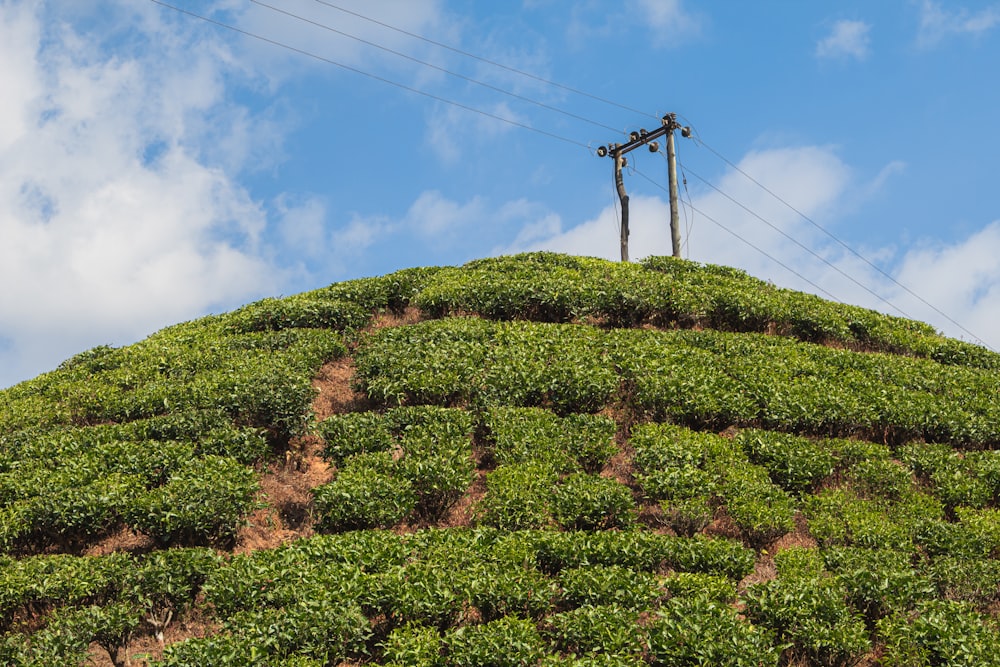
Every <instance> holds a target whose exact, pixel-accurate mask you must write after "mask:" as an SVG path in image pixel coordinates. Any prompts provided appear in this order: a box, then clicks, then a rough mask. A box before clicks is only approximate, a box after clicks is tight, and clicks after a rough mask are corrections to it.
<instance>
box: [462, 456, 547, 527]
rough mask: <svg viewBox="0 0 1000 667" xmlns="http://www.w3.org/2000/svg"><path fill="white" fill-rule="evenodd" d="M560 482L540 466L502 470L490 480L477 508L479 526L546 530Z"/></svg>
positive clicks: (495, 473)
mask: <svg viewBox="0 0 1000 667" xmlns="http://www.w3.org/2000/svg"><path fill="white" fill-rule="evenodd" d="M557 479H558V475H557V474H556V473H555V471H553V470H551V469H550V468H547V467H546V466H544V465H542V464H538V463H520V464H512V465H503V466H500V467H499V468H497V469H496V470H494V471H493V472H491V473H490V474H489V475H488V476H487V477H486V495H485V496H484V497H483V499H482V500H481V501H479V504H478V505H477V506H476V508H475V512H476V517H477V520H478V522H479V523H481V524H483V525H486V526H492V527H494V528H499V529H501V530H525V529H530V528H543V527H545V526H546V525H548V523H549V522H550V520H551V507H550V506H551V502H552V496H553V493H552V489H553V486H554V485H555V482H556V480H557Z"/></svg>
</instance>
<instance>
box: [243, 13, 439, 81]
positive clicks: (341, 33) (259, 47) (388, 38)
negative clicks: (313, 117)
mask: <svg viewBox="0 0 1000 667" xmlns="http://www.w3.org/2000/svg"><path fill="white" fill-rule="evenodd" d="M330 5H336V7H333V6H330ZM234 11H235V12H236V14H237V15H236V17H235V20H236V21H237V22H238V25H239V27H240V28H241V29H243V30H246V31H247V32H250V33H253V34H256V35H262V36H264V37H266V38H267V39H270V40H273V41H275V42H280V43H283V44H289V45H293V46H294V47H295V48H296V49H299V50H301V51H305V52H308V53H310V54H313V55H315V56H318V57H320V58H325V59H327V60H332V61H335V62H338V63H341V64H343V65H347V66H349V67H358V68H360V69H364V70H366V71H372V70H373V69H379V70H383V69H385V68H389V69H392V70H397V71H400V70H402V71H411V70H414V69H415V68H419V66H417V65H414V64H413V63H412V62H409V61H407V60H405V59H401V58H400V57H398V56H395V55H393V54H391V53H389V52H388V50H393V51H399V52H402V53H406V54H407V55H411V56H413V57H421V58H423V56H426V55H427V54H428V53H429V52H430V50H429V48H428V47H427V45H426V44H422V43H421V42H419V41H417V40H414V39H413V38H412V37H409V36H407V35H405V34H404V32H403V31H405V32H410V33H414V34H419V35H427V36H440V35H441V34H444V35H446V36H448V35H451V36H453V35H454V33H453V30H454V28H453V26H452V25H451V24H450V23H449V21H448V20H447V17H446V15H445V13H444V11H443V8H442V2H441V1H440V0H381V1H380V2H369V1H366V0H339V1H338V2H334V3H329V4H324V3H320V2H314V1H313V0H290V1H289V0H281V1H278V0H261V1H260V2H255V3H245V4H244V3H239V4H237V5H234ZM380 24H384V25H380ZM387 25H389V26H392V27H393V28H396V30H393V29H391V28H388V27H386V26H387ZM365 42H370V43H373V44H378V45H379V46H380V47H382V48H381V49H380V48H378V47H375V46H371V44H366V43H365ZM247 46H248V49H249V52H250V53H253V54H255V58H254V64H255V66H257V67H264V68H267V70H268V71H270V72H272V73H274V74H278V75H279V76H280V71H281V70H282V69H284V68H286V67H294V68H295V69H299V68H301V67H302V66H303V64H309V65H310V66H315V67H321V68H327V69H331V68H332V66H331V64H330V63H327V62H322V61H320V60H317V59H314V58H309V57H308V56H305V55H303V54H302V53H295V52H292V51H288V50H285V49H282V48H280V47H278V46H275V45H273V44H268V43H265V42H262V41H258V40H251V41H249V42H248V45H247ZM351 76H353V75H351Z"/></svg>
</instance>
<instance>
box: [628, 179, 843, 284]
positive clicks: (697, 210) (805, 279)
mask: <svg viewBox="0 0 1000 667" xmlns="http://www.w3.org/2000/svg"><path fill="white" fill-rule="evenodd" d="M633 171H634V172H635V173H637V174H639V175H640V176H642V177H643V178H645V179H646V180H647V181H649V182H650V183H652V184H653V185H655V186H656V187H658V188H660V189H661V190H663V191H664V192H667V189H666V188H665V187H663V186H662V185H661V184H659V183H657V182H656V181H654V180H653V179H651V178H650V177H649V176H647V175H646V174H644V173H642V172H641V171H639V170H638V169H635V168H633ZM691 210H692V211H694V212H695V213H697V214H698V215H700V216H701V217H703V218H705V219H706V220H708V221H709V222H711V223H713V224H715V225H717V226H719V227H721V228H722V229H723V230H725V231H727V232H729V233H730V234H732V235H733V236H735V237H736V238H737V239H739V240H740V241H742V242H743V243H745V244H747V245H748V246H750V247H751V248H753V249H754V250H756V251H757V252H759V253H760V254H762V255H764V257H767V258H768V259H770V260H771V261H772V262H774V263H775V264H777V265H778V266H780V267H782V268H783V269H785V270H786V271H788V272H789V273H792V274H793V275H795V276H797V277H798V278H800V279H801V280H803V281H805V282H806V283H808V284H809V285H812V286H813V287H814V288H816V289H817V290H818V291H820V292H822V293H823V294H825V295H827V296H828V297H830V299H831V300H832V301H836V302H837V303H843V302H842V301H841V300H840V299H838V298H837V297H835V296H834V295H833V294H831V293H830V292H828V291H827V290H825V289H823V288H822V287H820V286H819V285H817V284H816V283H814V282H813V281H811V280H809V279H808V278H806V277H805V276H804V275H802V274H801V273H799V272H798V271H796V270H795V269H793V268H792V267H790V266H788V265H787V264H785V263H784V262H782V261H781V260H780V259H778V258H777V257H775V256H774V255H772V254H770V253H769V252H767V251H766V250H764V249H763V248H761V247H760V246H758V245H756V244H754V243H753V242H752V241H750V240H749V239H746V238H744V237H743V236H741V235H740V234H738V233H737V232H735V231H733V230H732V229H730V228H729V227H726V226H725V225H724V224H722V223H721V222H719V221H718V220H716V219H715V218H713V217H712V216H710V215H708V214H707V213H705V212H704V211H702V210H700V209H699V208H698V207H697V206H695V205H694V204H691Z"/></svg>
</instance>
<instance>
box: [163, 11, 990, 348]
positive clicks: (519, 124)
mask: <svg viewBox="0 0 1000 667" xmlns="http://www.w3.org/2000/svg"><path fill="white" fill-rule="evenodd" d="M150 1H151V2H153V3H155V4H158V5H160V6H163V7H166V8H169V9H172V10H174V11H177V12H179V13H182V14H186V15H188V16H191V17H193V18H197V19H200V20H202V21H206V22H208V23H211V24H214V25H216V26H219V27H222V28H225V29H227V30H231V31H233V32H236V33H239V34H242V35H245V36H247V37H251V38H253V39H257V40H260V41H263V42H266V43H269V44H272V45H274V46H278V47H280V48H284V49H287V50H290V51H293V52H296V53H299V54H301V55H304V56H307V57H310V58H313V59H316V60H319V61H322V62H325V63H328V64H331V65H334V66H337V67H340V68H341V69H344V70H347V71H350V72H353V73H356V74H360V75H362V76H365V77H368V78H371V79H373V80H376V81H379V82H382V83H386V84H389V85H392V86H395V87H397V88H400V89H402V90H406V91H408V92H412V93H415V94H418V95H421V96H424V97H427V98H429V99H432V100H435V101H438V102H441V103H444V104H448V105H451V106H454V107H456V108H460V109H463V110H465V111H469V112H472V113H476V114H479V115H481V116H484V117H487V118H491V119H494V120H498V121H500V122H503V123H506V124H508V125H511V126H514V127H519V128H522V129H525V130H529V131H532V132H535V133H537V134H541V135H543V136H547V137H549V138H552V139H556V140H558V141H562V142H565V143H569V144H573V145H575V146H579V147H581V148H584V149H586V150H588V151H589V152H593V150H592V149H591V147H590V146H589V145H587V144H584V143H582V142H579V141H577V140H575V139H571V138H568V137H565V136H562V135H559V134H556V133H554V132H550V131H547V130H543V129H540V128H537V127H534V126H531V125H528V124H527V123H522V122H519V121H516V120H512V119H510V118H505V117H503V116H500V115H498V114H495V113H491V112H489V111H485V110H483V109H478V108H475V107H472V106H469V105H466V104H463V103H461V102H457V101H455V100H451V99H448V98H445V97H443V96H440V95H436V94H434V93H430V92H428V91H425V90H421V89H419V88H414V87H412V86H409V85H406V84H403V83H400V82H398V81H394V80H392V79H388V78H386V77H383V76H380V75H377V74H374V73H371V72H368V71H365V70H362V69H360V68H357V67H353V66H351V65H347V64H344V63H341V62H338V61H335V60H332V59H330V58H327V57H324V56H321V55H318V54H315V53H312V52H309V51H306V50H304V49H300V48H298V47H295V46H292V45H290V44H286V43H283V42H280V41H278V40H274V39H271V38H268V37H265V36H263V35H259V34H256V33H252V32H249V31H247V30H243V29H241V28H238V27H236V26H233V25H230V24H227V23H224V22H222V21H219V20H216V19H213V18H210V17H207V16H204V15H201V14H198V13H196V12H192V11H190V10H187V9H183V8H181V7H177V6H175V5H172V4H169V3H167V2H164V0H150ZM251 2H253V3H254V4H257V5H260V6H262V7H265V8H268V9H271V10H272V11H275V12H279V13H282V14H285V15H287V16H289V17H292V18H295V19H298V20H300V21H304V22H306V23H309V24H312V25H314V26H316V27H319V28H322V29H325V30H328V31H331V32H333V33H336V34H339V35H342V36H344V37H347V38H350V39H353V40H356V41H358V42H360V43H364V44H367V45H369V46H372V47H374V48H378V49H380V50H383V51H385V52H388V53H391V54H393V55H396V56H398V57H401V58H405V59H407V60H410V61H412V62H416V63H418V64H421V65H423V66H426V67H430V68H433V69H435V70H438V71H441V72H444V73H446V74H448V75H450V76H454V77H457V78H460V79H462V80H465V81H468V82H470V83H474V84H477V85H480V86H483V87H485V88H488V89H490V90H493V91H495V92H498V93H501V94H504V95H508V96H510V97H513V98H515V99H519V100H521V101H524V102H527V103H530V104H534V105H536V106H538V107H540V108H543V109H546V110H548V111H553V112H556V113H559V114H562V115H565V116H567V117H570V118H573V119H576V120H579V121H582V122H586V123H588V124H591V125H594V126H596V127H600V128H602V129H606V130H609V131H612V132H618V131H619V130H618V129H617V128H613V127H611V126H609V125H606V124H604V123H601V122H598V121H594V120H592V119H589V118H586V117H584V116H580V115H578V114H574V113H572V112H568V111H565V110H563V109H559V108H558V107H554V106H552V105H549V104H546V103H544V102H540V101H538V100H534V99H532V98H530V97H528V96H525V95H520V94H518V93H514V92H512V91H508V90H505V89H502V88H500V87H498V86H494V85H492V84H489V83H486V82H483V81H480V80H478V79H475V78H474V77H469V76H466V75H463V74H460V73H458V72H454V71H452V70H448V69H446V68H444V67H441V66H438V65H434V64H433V63H429V62H426V61H423V60H420V59H418V58H415V57H412V56H409V55H407V54H404V53H401V52H398V51H395V50H393V49H390V48H388V47H385V46H382V45H380V44H377V43H375V42H372V41H369V40H365V39H363V38H360V37H357V36H355V35H351V34H350V33H347V32H345V31H341V30H338V29H336V28H333V27H331V26H327V25H325V24H323V23H320V22H318V21H313V20H311V19H308V18H305V17H302V16H299V15H296V14H294V13H292V12H289V11H287V10H283V9H280V8H277V7H274V6H272V5H269V4H266V3H264V2H262V1H261V0H251ZM315 2H317V3H318V4H321V5H324V6H326V7H329V8H331V9H334V10H337V11H341V12H344V13H346V14H349V15H352V16H355V17H356V18H360V19H362V20H365V21H369V22H371V23H374V24H376V25H380V26H382V27H384V28H387V29H389V30H393V31H396V32H398V33H401V34H404V35H407V36H409V37H412V38H414V39H418V40H421V41H423V42H426V43H429V44H432V45H434V46H437V47H439V48H443V49H446V50H448V51H451V52H454V53H457V54H459V55H462V56H465V57H468V58H471V59H474V60H477V61H480V62H483V63H487V64H489V65H492V66H495V67H498V68H500V69H504V70H506V71H509V72H512V73H515V74H518V75H520V76H524V77H527V78H530V79H533V80H536V81H539V82H541V83H544V84H546V85H550V86H553V87H556V88H559V89H562V90H566V91H568V92H572V93H574V94H577V95H581V96H584V97H587V98H590V99H593V100H596V101H599V102H602V103H604V104H608V105H611V106H614V107H617V108H620V109H624V110H626V111H629V112H631V113H636V114H640V115H643V116H649V117H655V116H653V115H652V114H649V113H648V112H644V111H641V110H638V109H634V108H631V107H628V106H625V105H622V104H619V103H617V102H614V101H613V100H608V99H606V98H602V97H600V96H597V95H593V94H591V93H588V92H586V91H583V90H580V89H577V88H573V87H571V86H566V85H564V84H560V83H558V82H556V81H551V80H549V79H545V78H543V77H540V76H537V75H534V74H532V73H530V72H525V71H523V70H519V69H517V68H514V67H510V66H508V65H505V64H503V63H499V62H496V61H494V60H491V59H488V58H484V57H482V56H478V55H476V54H473V53H471V52H468V51H464V50H462V49H459V48H456V47H453V46H450V45H447V44H444V43H442V42H438V41H435V40H432V39H429V38H427V37H424V36H422V35H419V34H417V33H414V32H411V31H407V30H404V29H402V28H398V27H396V26H393V25H391V24H388V23H385V22H383V21H379V20H377V19H374V18H371V17H369V16H365V15H364V14H361V13H359V12H355V11H351V10H349V9H346V8H344V7H341V6H339V5H335V4H333V3H331V2H328V1H326V0H315ZM679 116H680V117H681V118H682V119H683V120H685V122H688V124H689V125H691V123H690V122H689V121H687V119H686V118H685V117H684V116H683V115H680V114H679ZM693 138H694V139H695V141H696V143H697V144H698V145H700V146H703V147H704V148H706V149H707V150H708V151H709V152H711V153H712V154H713V155H715V156H716V157H717V158H718V159H720V160H721V161H723V162H724V163H725V164H727V165H728V166H729V167H730V168H732V169H734V170H735V171H737V172H738V173H740V174H741V175H743V176H744V177H745V178H747V179H749V180H750V181H751V182H753V183H754V184H755V185H757V186H758V187H760V188H761V189H762V190H764V191H765V192H767V193H768V194H769V195H771V196H772V197H774V198H775V199H776V200H777V201H779V202H781V203H782V204H784V205H785V206H787V207H788V208H789V209H791V210H792V211H793V212H795V213H796V214H798V215H799V216H800V217H802V218H803V219H804V220H806V221H807V222H809V223H810V224H811V225H813V226H814V227H816V228H817V229H819V230H820V231H822V232H823V233H824V234H826V235H827V236H828V237H830V238H831V239H833V240H834V241H835V242H837V243H838V244H839V245H841V246H842V247H843V248H845V249H846V250H847V251H848V252H850V253H851V254H852V255H854V256H856V257H857V258H858V259H860V260H862V261H863V262H864V263H865V264H867V265H868V266H870V267H871V268H872V269H874V270H875V271H876V272H878V273H879V274H881V275H882V276H884V277H885V278H887V279H888V280H890V281H891V282H892V283H894V284H895V285H897V286H898V287H900V288H901V289H903V290H904V291H905V292H907V293H908V294H910V295H911V296H913V297H914V298H916V299H917V300H919V301H920V302H921V303H923V304H924V305H926V306H927V307H929V308H931V309H932V310H933V311H934V312H936V313H937V314H939V315H940V316H942V317H944V318H945V319H946V320H947V321H949V322H950V323H951V324H953V325H955V326H956V327H958V328H959V329H960V330H962V331H963V332H965V333H966V334H968V335H969V336H971V337H972V338H973V339H974V340H976V341H978V342H979V343H980V344H982V345H983V346H985V347H987V348H988V349H992V348H990V347H989V345H987V344H986V343H985V342H984V341H983V339H982V338H980V337H979V336H977V335H976V334H974V333H973V332H971V331H969V330H968V329H967V328H965V327H964V326H963V325H961V324H960V323H959V322H957V321H956V320H954V319H953V318H951V317H950V316H949V315H948V314H947V313H945V312H943V311H942V310H940V309H939V308H937V307H936V306H934V305H933V304H931V303H930V302H928V301H927V300H926V299H924V298H923V297H921V296H920V295H919V294H917V293H916V292H914V291H913V290H911V289H910V288H909V287H907V286H906V285H903V284H902V283H900V282H899V281H898V280H896V279H895V278H894V277H893V276H891V275H890V274H889V273H887V272H886V271H884V270H883V269H881V268H880V267H879V266H877V265H876V264H875V263H873V262H872V261H871V260H869V259H867V258H866V257H864V256H863V255H862V254H861V253H859V252H858V251H856V250H854V249H853V248H852V247H851V246H850V245H849V244H847V243H846V242H844V241H843V240H841V239H840V238H838V237H837V236H836V235H834V234H833V233H832V232H830V231H829V230H827V229H826V228H825V227H823V226H822V225H820V224H819V223H817V222H816V221H815V220H813V219H812V218H810V217H809V216H807V215H806V214H805V213H803V212H802V211H800V210H799V209H797V208H796V207H794V206H793V205H792V204H790V203H789V202H788V201H786V200H785V199H784V198H782V197H781V196H780V195H778V194H777V193H775V192H774V191H772V190H771V189H770V188H768V187H766V186H765V185H763V184H762V183H761V182H760V181H758V180H757V179H755V178H754V177H753V176H751V175H750V174H748V173H747V172H746V171H745V170H743V169H742V168H740V167H739V166H738V165H737V164H735V163H734V162H732V161H731V160H729V159H728V158H726V157H725V156H724V155H722V154H721V153H720V152H719V151H717V150H716V149H714V148H713V147H711V146H710V145H709V144H707V143H706V142H705V141H703V140H702V139H701V137H700V134H698V132H697V130H696V129H695V130H694V137H693ZM682 170H683V166H682ZM632 171H634V172H635V173H638V174H639V175H640V176H642V177H643V178H645V179H647V180H650V181H651V182H653V183H654V184H656V185H657V186H658V187H660V188H661V189H663V187H662V185H660V184H658V183H656V182H655V181H652V179H649V177H648V176H646V175H645V174H643V173H642V172H640V171H639V170H638V169H635V168H634V167H633V168H632ZM688 171H691V170H690V169H688ZM691 173H692V175H693V176H695V177H696V178H698V179H699V180H701V181H702V182H704V183H706V184H707V185H708V186H709V187H711V188H712V189H714V190H716V191H717V192H719V193H720V194H721V195H723V196H724V197H726V198H727V199H729V200H730V201H732V202H733V203H735V204H737V205H738V206H740V207H741V208H743V209H744V210H745V211H747V212H748V213H750V214H751V215H753V216H755V217H757V218H758V219H760V220H762V221H763V222H765V224H768V225H769V226H771V227H772V228H773V229H775V230H776V231H778V232H779V233H781V234H782V235H784V236H786V237H787V238H789V239H790V240H791V241H792V242H794V243H795V244H796V245H798V246H799V247H801V248H802V249H804V250H806V251H807V252H808V253H809V254H811V255H813V256H815V257H817V258H819V259H820V260H821V261H823V262H824V263H825V264H827V265H828V266H830V267H831V268H833V269H834V270H836V271H837V272H838V273H841V274H842V275H844V276H845V277H847V278H848V279H849V280H851V281H852V282H854V283H855V284H856V285H858V286H859V287H861V288H862V289H864V290H865V291H867V292H868V293H869V294H872V295H873V296H875V297H876V298H877V299H879V300H880V301H882V302H883V303H886V304H887V305H889V306H890V307H892V308H893V309H895V310H896V311H898V312H900V313H902V314H903V316H904V317H910V316H909V315H907V314H906V313H905V312H904V311H903V310H902V309H901V308H899V307H898V306H896V305H895V304H893V303H892V302H890V301H888V300H887V299H885V298H884V297H882V296H881V295H879V294H877V293H876V292H874V291H873V290H871V289H870V288H868V287H866V286H865V285H863V284H862V283H860V282H858V281H857V280H856V279H855V278H853V277H852V276H850V275H849V274H847V273H845V272H844V271H842V270H841V269H839V268H838V267H836V266H835V265H834V264H832V263H831V262H829V261H828V260H826V258H824V257H822V256H821V255H819V254H817V253H816V252H814V251H813V250H812V249H810V248H809V247H808V246H805V245H804V244H802V243H801V242H799V241H798V240H797V239H795V238H794V237H792V236H790V235H789V234H787V233H785V232H784V231H783V230H781V229H780V228H778V227H777V226H775V225H773V224H772V223H770V222H769V221H767V220H766V219H764V218H763V217H761V216H759V215H758V214H757V213H755V212H754V211H752V210H750V209H749V208H748V207H746V206H744V205H743V204H741V203H740V202H737V201H736V200H735V199H733V198H732V197H730V196H729V195H728V194H726V193H725V192H723V191H722V190H720V189H719V188H717V187H716V186H714V185H713V184H711V183H709V182H708V181H707V180H705V179H704V178H702V177H701V176H699V175H698V174H697V173H695V172H693V171H692V172H691ZM684 180H685V192H687V195H688V207H690V209H691V211H692V215H693V214H694V213H698V214H699V215H702V216H703V217H705V218H706V219H708V220H710V221H711V222H713V223H714V224H716V225H718V226H719V227H721V228H723V229H724V230H725V231H727V232H729V233H730V234H732V235H733V236H735V237H736V238H738V239H740V240H741V241H743V242H744V243H746V244H747V245H749V246H750V247H752V248H754V249H755V250H757V251H758V252H761V253H762V254H764V255H765V256H766V257H768V258H769V259H771V260H772V261H774V262H776V263H777V264H779V265H780V266H782V267H783V268H785V269H786V270H788V271H790V272H791V273H793V274H794V275H796V276H798V277H799V278H800V279H802V280H804V281H805V282H807V283H808V284H810V285H812V286H813V287H815V288H816V289H818V290H820V291H822V292H823V293H824V294H827V295H828V296H830V298H832V299H833V300H835V301H838V300H837V299H836V297H834V296H833V295H832V294H830V293H829V292H828V291H826V290H825V289H823V288H821V287H819V286H818V285H816V284H815V283H813V282H812V281H810V280H808V279H807V278H805V277H804V276H803V275H801V274H800V273H798V272H797V271H795V270H794V269H791V268H790V267H788V266H787V265H786V264H784V263H783V262H781V261H780V260H778V259H776V258H774V257H773V256H771V255H770V254H768V253H767V252H766V251H764V250H762V249H761V248H759V247H757V246H755V245H754V244H753V243H751V242H750V241H748V240H747V239H745V238H743V237H741V236H740V235H739V234H737V233H735V232H733V231H732V230H730V229H729V228H727V227H725V226H724V225H722V224H721V223H719V222H718V221H717V220H714V219H713V218H711V217H710V216H708V215H706V214H705V213H704V212H703V211H700V210H699V209H698V208H696V207H695V206H694V204H693V203H692V202H691V199H690V192H688V191H687V179H686V176H685V179H684ZM685 215H686V213H685ZM620 227H621V223H620V222H619V229H620ZM687 236H688V237H689V236H690V227H688V235H687ZM911 319H912V318H911Z"/></svg>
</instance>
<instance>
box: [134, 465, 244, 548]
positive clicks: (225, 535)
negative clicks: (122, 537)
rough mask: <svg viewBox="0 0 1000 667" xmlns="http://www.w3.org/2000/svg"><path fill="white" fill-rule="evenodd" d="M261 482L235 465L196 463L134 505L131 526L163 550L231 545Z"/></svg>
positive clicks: (139, 498)
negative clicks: (191, 546)
mask: <svg viewBox="0 0 1000 667" xmlns="http://www.w3.org/2000/svg"><path fill="white" fill-rule="evenodd" d="M257 491H258V482H257V476H256V474H255V473H254V472H253V471H252V470H249V469H247V468H246V467H244V466H242V465H240V464H239V463H238V462H236V461H234V460H233V459H230V458H226V457H217V456H205V457H202V458H200V459H195V460H193V461H191V462H190V463H189V464H188V465H186V466H185V467H184V468H182V469H181V470H179V471H178V472H176V473H175V474H174V475H172V476H171V478H170V480H169V481H168V482H167V483H166V484H164V485H163V486H161V487H158V488H156V489H153V490H151V491H149V492H147V493H145V494H144V495H142V496H139V497H138V498H136V499H135V501H134V503H133V504H132V506H131V507H129V508H128V510H127V516H126V520H127V521H128V523H129V525H130V526H132V527H133V528H135V529H136V530H139V531H142V532H144V533H146V534H148V535H149V536H150V537H152V538H153V539H155V540H156V541H157V542H158V543H159V544H162V545H170V544H216V545H227V544H231V543H232V541H233V539H234V538H235V537H236V531H237V530H238V529H239V528H240V526H241V525H242V523H243V520H244V518H245V517H246V516H247V515H248V514H249V513H250V512H251V510H253V508H254V507H255V505H256V500H255V497H256V494H257Z"/></svg>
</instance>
